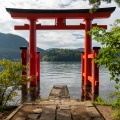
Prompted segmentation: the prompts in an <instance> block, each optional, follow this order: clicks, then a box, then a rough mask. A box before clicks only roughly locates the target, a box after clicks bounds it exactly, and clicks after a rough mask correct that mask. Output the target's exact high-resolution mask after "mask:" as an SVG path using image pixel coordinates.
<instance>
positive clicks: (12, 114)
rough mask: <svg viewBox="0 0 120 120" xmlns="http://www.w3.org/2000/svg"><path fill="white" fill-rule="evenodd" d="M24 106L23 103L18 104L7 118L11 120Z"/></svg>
mask: <svg viewBox="0 0 120 120" xmlns="http://www.w3.org/2000/svg"><path fill="white" fill-rule="evenodd" d="M22 107H23V105H20V106H18V107H17V108H16V109H15V110H14V111H13V112H12V113H10V115H9V116H8V117H7V118H6V119H5V120H10V119H11V118H12V117H13V116H14V115H15V114H16V113H17V112H18V111H19V110H20V108H22Z"/></svg>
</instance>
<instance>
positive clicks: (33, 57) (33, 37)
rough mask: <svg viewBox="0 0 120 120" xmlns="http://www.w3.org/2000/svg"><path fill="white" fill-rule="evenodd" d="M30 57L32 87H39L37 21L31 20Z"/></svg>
mask: <svg viewBox="0 0 120 120" xmlns="http://www.w3.org/2000/svg"><path fill="white" fill-rule="evenodd" d="M29 55H30V62H29V64H30V76H32V77H33V80H32V81H31V82H30V85H31V86H34V85H37V75H36V74H37V59H36V58H37V55H36V20H35V19H31V20H30V41H29Z"/></svg>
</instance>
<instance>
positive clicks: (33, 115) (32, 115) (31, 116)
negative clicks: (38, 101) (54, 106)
mask: <svg viewBox="0 0 120 120" xmlns="http://www.w3.org/2000/svg"><path fill="white" fill-rule="evenodd" d="M38 116H39V114H29V115H28V118H29V119H34V120H36V119H37V118H38Z"/></svg>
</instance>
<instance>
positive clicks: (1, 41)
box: [0, 33, 46, 61]
mask: <svg viewBox="0 0 120 120" xmlns="http://www.w3.org/2000/svg"><path fill="white" fill-rule="evenodd" d="M21 46H27V47H28V42H27V41H26V39H24V38H23V37H20V36H18V35H13V34H4V33H0V59H2V58H6V59H10V60H12V61H16V60H20V59H21V51H20V47H21ZM37 50H38V51H40V53H41V58H42V57H43V55H44V54H45V53H46V51H45V50H43V49H40V48H37Z"/></svg>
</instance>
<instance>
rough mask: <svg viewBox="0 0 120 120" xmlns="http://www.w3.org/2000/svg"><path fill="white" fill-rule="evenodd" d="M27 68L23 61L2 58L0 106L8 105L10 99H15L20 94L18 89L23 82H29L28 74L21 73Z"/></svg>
mask: <svg viewBox="0 0 120 120" xmlns="http://www.w3.org/2000/svg"><path fill="white" fill-rule="evenodd" d="M25 68H26V66H23V65H22V64H21V62H12V61H10V60H6V59H2V60H0V106H6V105H7V103H8V102H9V101H14V99H13V98H14V97H15V96H17V95H18V93H17V90H19V89H20V88H21V85H22V84H23V83H24V84H26V83H27V76H23V75H21V71H22V70H25ZM23 81H26V82H23ZM16 102H17V101H14V103H16Z"/></svg>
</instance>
